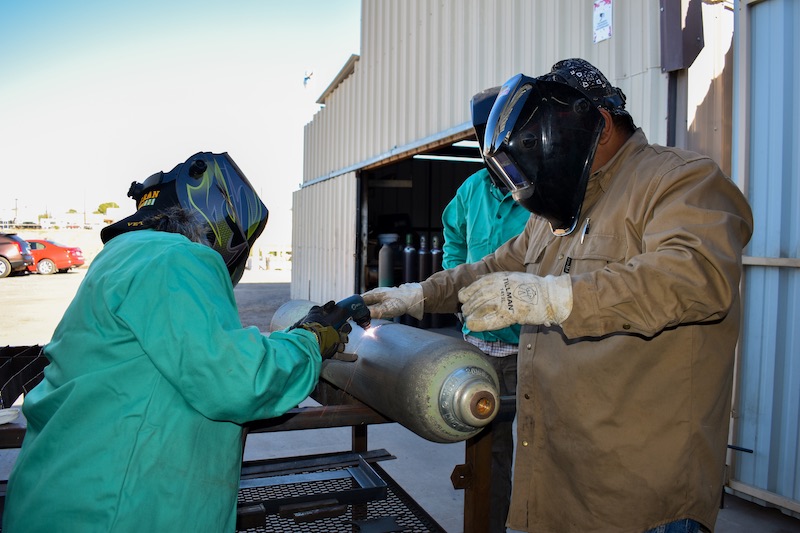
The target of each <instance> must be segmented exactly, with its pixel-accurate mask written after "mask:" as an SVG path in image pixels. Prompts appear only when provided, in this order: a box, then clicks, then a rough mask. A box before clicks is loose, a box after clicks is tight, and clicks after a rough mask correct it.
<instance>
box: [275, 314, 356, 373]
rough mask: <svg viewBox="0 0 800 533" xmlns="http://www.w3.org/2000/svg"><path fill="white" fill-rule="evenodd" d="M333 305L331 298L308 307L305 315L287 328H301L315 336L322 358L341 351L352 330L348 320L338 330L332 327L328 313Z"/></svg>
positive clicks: (328, 357)
mask: <svg viewBox="0 0 800 533" xmlns="http://www.w3.org/2000/svg"><path fill="white" fill-rule="evenodd" d="M335 306H336V302H334V301H333V300H331V301H330V302H328V303H326V304H325V305H323V306H322V307H320V306H318V305H315V306H313V307H312V308H311V309H309V311H308V314H307V315H306V316H305V317H303V318H301V319H300V320H298V321H297V322H295V323H294V325H293V326H292V327H291V328H289V330H292V329H295V328H302V329H305V330H307V331H310V332H311V333H313V334H314V335H315V336H316V337H317V342H318V343H319V352H320V354H321V355H322V358H323V359H330V358H331V357H333V356H334V355H336V353H337V352H343V351H344V347H345V345H346V344H347V342H348V341H349V340H350V339H349V336H348V334H349V333H350V332H351V331H353V327H352V326H351V325H350V323H349V322H345V323H344V324H342V326H341V327H340V328H339V329H338V330H337V329H336V328H335V327H334V324H333V323H332V322H331V319H330V316H329V315H330V313H331V311H333V309H334V307H335Z"/></svg>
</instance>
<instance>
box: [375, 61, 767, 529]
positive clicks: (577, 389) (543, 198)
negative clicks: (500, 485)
mask: <svg viewBox="0 0 800 533" xmlns="http://www.w3.org/2000/svg"><path fill="white" fill-rule="evenodd" d="M484 141H485V142H484V152H483V156H484V159H485V160H486V163H487V165H488V166H489V168H490V169H492V171H493V172H495V173H496V174H497V175H498V176H500V177H501V179H503V181H505V182H506V184H507V185H508V186H509V188H510V189H511V190H512V191H513V192H514V198H515V199H516V200H517V201H518V202H519V203H520V204H522V205H523V206H525V207H526V208H527V209H528V210H530V211H531V212H532V213H533V215H532V216H531V218H530V220H529V221H528V224H527V226H526V228H525V230H524V232H523V233H522V234H521V235H519V236H518V237H515V238H513V239H511V240H509V241H508V242H507V243H506V244H504V245H503V246H502V247H500V248H499V249H498V250H497V251H496V252H495V253H494V254H491V255H488V256H486V257H485V258H483V259H482V260H480V261H478V262H476V263H471V264H467V265H461V266H459V267H457V268H453V269H449V270H445V271H442V272H439V273H437V274H434V275H433V276H431V277H430V278H428V279H427V280H425V281H423V282H422V283H415V284H405V285H401V286H400V287H396V288H381V289H375V290H373V291H370V292H368V293H366V294H365V300H366V302H367V304H368V305H370V309H371V311H372V316H373V317H374V318H380V317H384V318H387V317H392V316H398V315H400V314H403V313H406V312H407V313H409V314H411V315H415V314H417V315H418V314H421V313H422V312H423V311H425V312H454V311H457V310H458V309H459V306H460V305H462V307H461V311H462V312H463V313H464V315H465V317H466V321H467V325H468V327H469V328H470V329H472V330H475V331H481V330H492V329H497V328H501V327H505V326H508V325H509V324H522V325H523V328H522V333H521V336H520V347H519V359H518V386H517V443H516V447H515V449H516V456H515V466H514V482H513V494H512V502H511V510H510V513H509V518H508V526H509V527H511V528H513V529H517V530H522V531H536V532H553V533H563V532H570V531H603V532H605V531H609V532H643V531H651V530H652V531H659V532H661V531H666V532H669V531H682V532H693V531H701V530H703V529H704V528H705V529H709V530H713V528H714V524H715V521H716V516H717V510H718V507H719V501H720V493H721V491H722V486H723V481H724V480H723V476H724V467H725V453H726V444H727V436H728V423H729V415H730V413H729V411H730V403H731V387H732V377H733V361H734V349H735V345H736V342H737V339H738V335H739V321H740V302H739V280H740V276H741V271H742V261H741V256H742V250H743V248H744V246H745V245H746V244H747V242H748V241H749V239H750V236H751V233H752V226H753V221H752V213H751V211H750V207H749V206H748V204H747V201H746V200H745V198H744V196H743V195H742V194H741V192H740V191H739V189H738V188H737V187H736V186H735V184H733V183H732V182H731V181H730V179H729V178H728V177H726V176H725V175H724V174H723V173H722V171H721V170H720V168H719V167H718V165H717V164H716V163H714V162H713V161H712V160H711V159H709V158H708V157H704V156H701V155H698V154H695V153H691V152H687V151H684V150H678V149H675V148H667V147H662V146H656V145H651V144H648V142H647V139H646V138H645V135H644V133H643V132H642V131H641V130H640V129H637V128H636V127H635V126H634V124H633V120H632V118H631V117H630V115H629V114H628V112H627V111H626V110H625V96H624V94H622V91H620V90H619V89H617V88H615V87H613V86H611V84H610V83H609V82H608V80H607V79H606V78H605V76H603V74H602V73H601V72H600V71H599V70H597V69H596V68H595V67H594V66H592V65H591V64H589V63H587V62H586V61H584V60H580V59H568V60H564V61H561V62H559V63H556V64H555V65H554V66H553V69H552V71H551V72H550V73H548V74H546V75H544V76H540V77H538V78H529V77H526V76H523V75H517V76H515V77H513V78H511V79H510V80H509V81H508V82H506V84H504V85H503V87H502V89H501V91H500V95H499V96H498V98H497V102H496V103H495V105H494V107H493V108H492V112H491V115H490V118H489V123H488V125H487V129H486V138H485V140H484ZM657 528H658V529H657Z"/></svg>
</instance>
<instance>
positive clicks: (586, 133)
mask: <svg viewBox="0 0 800 533" xmlns="http://www.w3.org/2000/svg"><path fill="white" fill-rule="evenodd" d="M603 125H604V120H603V115H602V114H601V113H600V111H599V110H598V108H597V105H595V104H594V103H593V102H592V101H591V99H590V98H588V97H587V96H586V95H585V94H584V93H583V92H581V91H579V90H578V89H576V88H574V87H572V86H570V85H567V84H565V83H560V82H558V81H548V80H544V79H541V78H538V79H535V78H529V77H527V76H524V75H522V74H518V75H516V76H514V77H513V78H511V79H510V80H508V81H507V82H506V83H505V84H503V86H502V87H501V88H500V92H499V94H498V96H497V100H496V102H495V104H494V106H493V107H492V111H491V113H490V114H489V119H488V122H487V124H486V133H485V138H484V148H483V159H484V161H486V164H487V166H489V168H491V169H492V170H493V172H494V173H495V174H496V175H497V176H498V177H499V178H500V179H501V180H502V181H503V182H504V183H505V184H506V186H508V188H509V189H510V190H511V192H512V194H513V196H514V199H515V200H516V201H517V202H518V203H519V204H520V205H522V206H523V207H525V208H526V209H527V210H528V211H530V212H532V213H534V214H536V215H539V216H542V217H544V218H545V219H547V221H548V222H549V223H550V229H551V230H552V232H553V234H555V235H558V236H563V235H568V234H569V233H571V232H572V230H574V229H575V226H576V225H577V222H578V217H579V215H580V210H581V205H582V204H583V198H584V195H585V194H586V184H587V183H588V181H589V174H590V170H591V168H592V161H593V160H594V155H595V151H596V150H597V144H598V142H599V140H600V134H601V133H602V131H603Z"/></svg>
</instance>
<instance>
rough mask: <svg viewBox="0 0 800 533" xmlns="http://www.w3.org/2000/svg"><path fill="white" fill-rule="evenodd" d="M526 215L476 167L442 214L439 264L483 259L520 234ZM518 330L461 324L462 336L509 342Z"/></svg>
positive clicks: (513, 341) (515, 339) (516, 337)
mask: <svg viewBox="0 0 800 533" xmlns="http://www.w3.org/2000/svg"><path fill="white" fill-rule="evenodd" d="M530 215H531V214H530V211H528V210H527V209H525V208H524V207H522V206H521V205H519V204H518V203H517V202H515V201H514V198H512V197H511V193H510V192H509V193H507V194H505V195H504V194H503V193H502V192H500V190H499V189H498V188H497V187H495V186H494V185H493V184H492V179H491V178H490V177H489V172H488V171H487V170H486V169H481V170H479V171H478V172H476V173H475V174H473V175H471V176H470V177H468V178H467V179H466V180H464V183H462V184H461V186H460V187H459V188H458V190H457V191H456V195H455V196H454V197H453V199H452V200H451V201H450V203H449V204H447V207H445V208H444V212H443V213H442V225H443V226H444V231H443V235H444V245H443V246H442V267H443V268H453V267H455V266H458V265H460V264H462V263H474V262H475V261H479V260H480V259H483V258H484V257H485V256H487V255H489V254H491V253H493V252H494V251H495V250H496V249H497V248H499V247H500V245H501V244H504V243H505V242H506V241H507V240H509V239H510V238H512V237H516V236H517V235H519V234H520V233H522V230H523V229H524V228H525V223H526V222H527V221H528V218H530ZM519 330H520V326H518V325H514V326H511V327H508V328H504V329H500V330H496V331H482V332H477V331H475V332H473V331H470V330H469V328H467V326H466V324H465V325H464V327H463V332H464V334H465V335H471V336H473V337H477V338H479V339H483V340H485V341H490V342H496V341H502V342H506V343H509V344H518V343H519Z"/></svg>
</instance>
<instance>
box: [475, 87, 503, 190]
mask: <svg viewBox="0 0 800 533" xmlns="http://www.w3.org/2000/svg"><path fill="white" fill-rule="evenodd" d="M499 92H500V87H492V88H490V89H485V90H483V91H481V92H479V93H478V94H476V95H475V96H473V97H472V100H470V111H471V112H472V129H473V130H475V136H476V137H477V138H478V146H479V148H480V150H481V156H482V155H483V142H484V137H485V135H486V123H487V122H488V121H489V113H490V112H491V111H492V106H493V105H494V102H495V100H497V94H498V93H499ZM487 170H488V171H489V177H490V178H491V179H492V183H493V184H494V186H495V187H497V188H498V189H499V190H500V192H502V193H503V194H507V193H508V186H507V185H506V184H505V183H504V182H503V180H502V179H500V177H499V176H498V175H497V174H495V172H494V170H492V168H491V167H488V166H487Z"/></svg>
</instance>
